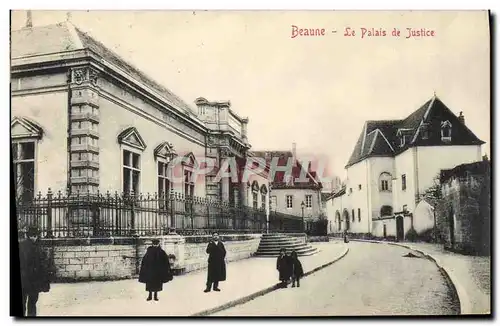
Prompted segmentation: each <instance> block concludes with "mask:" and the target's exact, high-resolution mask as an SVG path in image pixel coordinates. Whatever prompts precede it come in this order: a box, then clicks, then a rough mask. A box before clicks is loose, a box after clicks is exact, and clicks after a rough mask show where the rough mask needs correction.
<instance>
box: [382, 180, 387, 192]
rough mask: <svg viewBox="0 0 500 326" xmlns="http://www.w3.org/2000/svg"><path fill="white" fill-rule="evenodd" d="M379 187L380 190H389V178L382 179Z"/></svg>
mask: <svg viewBox="0 0 500 326" xmlns="http://www.w3.org/2000/svg"><path fill="white" fill-rule="evenodd" d="M381 189H382V191H388V190H389V180H382V184H381Z"/></svg>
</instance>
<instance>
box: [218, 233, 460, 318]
mask: <svg viewBox="0 0 500 326" xmlns="http://www.w3.org/2000/svg"><path fill="white" fill-rule="evenodd" d="M349 248H350V249H349V250H350V251H349V253H348V254H347V256H346V257H344V258H343V259H341V260H340V261H338V262H337V263H335V264H333V265H332V266H330V267H327V268H325V269H323V270H320V271H318V272H316V273H315V274H313V275H311V276H309V277H307V278H305V279H304V280H303V281H302V283H301V287H300V288H291V287H289V288H287V289H280V290H277V291H274V292H272V293H270V294H267V295H265V296H262V297H259V298H256V299H254V300H252V301H250V302H248V303H246V304H243V305H239V306H236V307H233V308H230V309H228V310H225V311H221V312H219V313H217V314H214V316H316V315H317V316H347V315H453V314H457V313H458V312H459V303H458V300H457V298H456V296H455V294H454V292H453V291H452V290H450V288H449V286H448V285H447V282H446V279H445V278H444V277H443V276H442V275H441V273H440V271H439V269H438V268H437V267H436V265H435V264H434V263H433V262H431V261H429V260H427V259H425V258H408V257H403V255H405V254H407V253H408V252H409V250H408V249H404V248H400V247H397V246H390V245H383V244H371V243H356V242H351V243H349ZM415 254H417V253H415Z"/></svg>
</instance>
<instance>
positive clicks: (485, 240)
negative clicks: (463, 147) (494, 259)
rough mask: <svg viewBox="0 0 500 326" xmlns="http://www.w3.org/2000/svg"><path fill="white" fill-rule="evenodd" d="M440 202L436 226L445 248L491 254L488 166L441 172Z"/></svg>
mask: <svg viewBox="0 0 500 326" xmlns="http://www.w3.org/2000/svg"><path fill="white" fill-rule="evenodd" d="M440 179H441V194H442V196H441V200H440V201H439V204H438V207H437V208H436V211H437V212H436V223H437V228H438V230H439V235H440V237H441V240H443V241H444V244H445V247H447V248H449V249H452V250H456V251H461V252H465V253H470V254H483V255H489V254H490V247H491V239H490V233H491V163H490V161H488V160H484V161H481V162H475V163H470V164H462V165H459V166H457V167H455V168H453V169H450V170H442V171H441V178H440Z"/></svg>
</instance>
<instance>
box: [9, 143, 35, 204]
mask: <svg viewBox="0 0 500 326" xmlns="http://www.w3.org/2000/svg"><path fill="white" fill-rule="evenodd" d="M12 159H13V165H14V166H13V168H14V182H15V183H16V184H15V187H16V188H15V189H16V198H17V200H20V201H22V202H29V201H31V200H32V199H33V197H34V196H35V142H34V141H31V142H22V143H13V144H12Z"/></svg>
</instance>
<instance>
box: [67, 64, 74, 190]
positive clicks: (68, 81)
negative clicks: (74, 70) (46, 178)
mask: <svg viewBox="0 0 500 326" xmlns="http://www.w3.org/2000/svg"><path fill="white" fill-rule="evenodd" d="M67 78H68V79H67V83H68V108H67V113H68V114H67V115H68V117H67V122H68V128H67V130H66V151H67V163H66V166H67V168H68V172H67V180H66V189H67V195H69V194H71V110H72V108H71V97H72V96H73V94H72V92H71V69H70V70H68V73H67Z"/></svg>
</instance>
